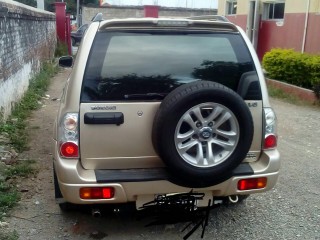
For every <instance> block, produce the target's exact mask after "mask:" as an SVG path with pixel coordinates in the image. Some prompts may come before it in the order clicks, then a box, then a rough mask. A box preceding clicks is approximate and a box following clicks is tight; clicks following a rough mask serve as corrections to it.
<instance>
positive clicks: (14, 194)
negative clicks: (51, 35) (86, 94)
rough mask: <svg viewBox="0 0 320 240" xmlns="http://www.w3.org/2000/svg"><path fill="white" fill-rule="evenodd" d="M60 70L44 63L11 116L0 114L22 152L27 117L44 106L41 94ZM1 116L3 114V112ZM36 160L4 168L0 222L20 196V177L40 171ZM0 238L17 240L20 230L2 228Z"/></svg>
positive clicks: (2, 128) (3, 129)
mask: <svg viewBox="0 0 320 240" xmlns="http://www.w3.org/2000/svg"><path fill="white" fill-rule="evenodd" d="M57 71H58V68H57V67H56V66H54V65H53V64H50V63H47V64H43V66H42V68H41V71H40V72H39V73H38V74H37V75H36V76H35V77H34V78H32V79H31V80H30V84H29V88H28V90H27V91H26V93H25V94H24V96H23V98H22V99H21V101H20V102H19V103H17V104H16V105H15V106H14V107H13V110H12V113H11V116H10V117H9V118H8V120H6V121H3V120H1V118H0V133H6V135H7V136H8V137H9V138H10V145H11V146H12V147H13V148H14V149H15V150H17V151H18V152H22V151H24V150H27V147H28V128H27V119H28V117H29V116H30V115H31V113H32V111H33V110H36V109H38V108H39V107H40V106H41V102H40V100H41V97H42V96H43V95H44V93H45V92H46V90H47V89H48V87H49V84H50V79H51V77H52V76H54V75H55V74H56V73H57ZM0 117H1V116H0ZM35 165H36V162H35V161H19V162H17V163H15V164H13V165H11V166H9V167H7V168H6V169H5V170H4V171H3V172H2V176H3V178H1V179H0V222H1V221H2V220H3V218H4V216H5V215H6V213H7V212H8V210H10V209H11V208H13V207H14V206H15V204H16V203H17V202H18V201H19V200H20V192H19V191H18V189H17V188H16V180H17V178H21V177H22V178H26V177H29V176H32V175H35V174H36V173H37V172H38V169H37V167H35ZM9 179H10V181H8V180H9ZM0 230H1V231H0V240H16V239H18V238H19V236H18V233H17V232H16V231H14V232H4V231H2V229H0Z"/></svg>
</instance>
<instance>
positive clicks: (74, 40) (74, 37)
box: [71, 24, 89, 46]
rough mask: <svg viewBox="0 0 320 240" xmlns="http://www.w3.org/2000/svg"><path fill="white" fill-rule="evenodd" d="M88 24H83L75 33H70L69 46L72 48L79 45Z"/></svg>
mask: <svg viewBox="0 0 320 240" xmlns="http://www.w3.org/2000/svg"><path fill="white" fill-rule="evenodd" d="M88 27H89V24H83V25H82V26H81V27H79V29H78V30H77V31H75V32H71V44H72V46H76V45H79V43H80V42H81V39H82V37H83V35H84V33H85V32H86V30H87V29H88Z"/></svg>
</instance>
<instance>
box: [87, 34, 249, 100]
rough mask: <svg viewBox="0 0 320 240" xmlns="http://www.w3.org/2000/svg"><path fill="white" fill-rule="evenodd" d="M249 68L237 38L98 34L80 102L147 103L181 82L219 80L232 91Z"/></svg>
mask: <svg viewBox="0 0 320 240" xmlns="http://www.w3.org/2000/svg"><path fill="white" fill-rule="evenodd" d="M253 70H254V65H253V62H252V59H251V57H250V54H249V51H248V49H247V47H246V45H245V43H244V41H243V39H242V37H241V36H240V35H239V34H236V33H212V32H192V31H188V32H176V33H173V32H168V31H148V32H143V31H122V32H114V31H104V32H98V33H97V35H96V37H95V40H94V43H93V46H92V49H91V52H90V55H89V59H88V62H87V66H86V70H85V74H84V80H83V86H82V94H81V101H82V102H91V101H119V100H120V101H121V100H135V97H139V100H152V99H151V98H150V96H151V97H152V96H158V97H161V96H165V95H166V94H167V93H169V92H171V91H172V90H173V89H174V88H176V87H178V86H180V85H181V84H184V83H189V82H192V81H198V80H209V81H214V82H219V83H221V84H223V85H225V86H227V87H229V88H231V89H233V90H235V91H236V90H237V87H238V83H239V80H240V78H241V76H242V75H243V74H244V73H246V72H249V71H253Z"/></svg>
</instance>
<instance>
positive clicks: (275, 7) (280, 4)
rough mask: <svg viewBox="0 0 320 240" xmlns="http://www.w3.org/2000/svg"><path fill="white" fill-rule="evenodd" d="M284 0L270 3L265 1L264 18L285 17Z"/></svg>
mask: <svg viewBox="0 0 320 240" xmlns="http://www.w3.org/2000/svg"><path fill="white" fill-rule="evenodd" d="M284 9H285V2H284V1H275V2H270V3H264V5H263V19H264V20H272V19H283V18H284Z"/></svg>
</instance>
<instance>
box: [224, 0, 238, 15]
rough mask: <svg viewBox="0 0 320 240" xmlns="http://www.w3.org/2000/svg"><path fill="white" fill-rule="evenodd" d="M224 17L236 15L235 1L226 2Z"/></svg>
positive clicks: (228, 0)
mask: <svg viewBox="0 0 320 240" xmlns="http://www.w3.org/2000/svg"><path fill="white" fill-rule="evenodd" d="M226 3H227V5H226V15H234V14H237V0H227V2H226Z"/></svg>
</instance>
